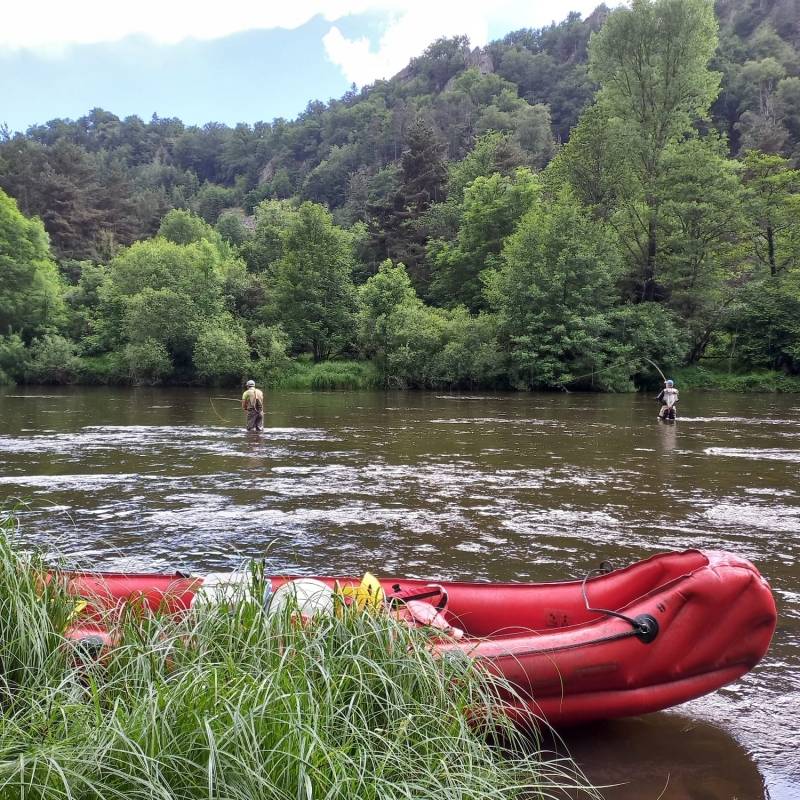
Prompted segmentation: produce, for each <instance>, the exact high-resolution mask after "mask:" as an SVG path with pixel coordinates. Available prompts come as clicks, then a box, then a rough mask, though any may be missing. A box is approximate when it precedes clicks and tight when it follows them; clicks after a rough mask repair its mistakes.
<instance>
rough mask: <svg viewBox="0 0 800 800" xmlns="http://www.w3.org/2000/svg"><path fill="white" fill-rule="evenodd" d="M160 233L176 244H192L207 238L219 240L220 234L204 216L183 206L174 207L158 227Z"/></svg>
mask: <svg viewBox="0 0 800 800" xmlns="http://www.w3.org/2000/svg"><path fill="white" fill-rule="evenodd" d="M158 235H159V236H163V237H164V238H165V239H166V240H167V241H169V242H173V243H174V244H191V243H192V242H199V241H201V240H202V239H207V240H208V241H210V242H218V241H219V235H218V234H217V232H216V231H215V230H214V228H212V227H211V225H209V224H208V222H206V221H205V220H204V219H203V218H202V217H199V216H197V215H196V214H193V213H192V212H191V211H186V210H184V209H182V208H173V209H172V210H171V211H170V212H169V213H168V214H167V215H166V216H165V217H164V219H163V220H161V225H160V226H159V229H158Z"/></svg>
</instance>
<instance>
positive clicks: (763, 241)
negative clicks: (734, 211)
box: [744, 150, 800, 277]
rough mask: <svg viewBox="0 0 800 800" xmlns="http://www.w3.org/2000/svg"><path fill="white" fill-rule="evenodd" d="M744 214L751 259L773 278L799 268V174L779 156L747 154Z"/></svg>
mask: <svg viewBox="0 0 800 800" xmlns="http://www.w3.org/2000/svg"><path fill="white" fill-rule="evenodd" d="M744 182H745V186H746V187H747V198H746V213H747V214H748V216H749V218H750V221H751V230H752V235H753V256H754V259H755V261H756V263H757V264H758V265H760V266H763V267H765V268H766V269H768V270H769V274H770V275H772V276H773V277H774V276H776V275H778V274H780V273H782V272H785V271H787V270H791V269H794V268H796V267H797V266H798V265H800V170H797V169H792V168H791V165H790V163H789V161H788V159H786V158H783V157H782V156H779V155H770V154H767V153H759V152H758V151H755V150H751V151H749V152H748V153H747V154H746V155H745V158H744Z"/></svg>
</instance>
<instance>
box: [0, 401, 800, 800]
mask: <svg viewBox="0 0 800 800" xmlns="http://www.w3.org/2000/svg"><path fill="white" fill-rule="evenodd" d="M225 394H226V392H224V391H223V392H219V391H218V390H217V391H214V390H211V391H200V390H191V389H140V390H111V389H75V390H54V389H50V388H47V389H42V388H38V387H37V388H28V389H6V390H4V391H2V392H0V502H2V503H4V505H5V507H6V508H9V507H10V506H17V507H18V517H19V519H20V529H21V535H22V536H23V537H24V539H25V540H26V541H29V542H32V543H36V544H38V545H40V546H43V547H44V548H46V549H47V550H48V551H50V552H51V553H53V554H54V555H55V554H59V555H61V556H64V555H66V556H67V557H68V558H69V559H70V560H71V561H72V562H73V563H74V564H75V565H77V566H81V567H84V568H104V569H134V568H140V569H145V570H162V569H170V570H172V569H175V568H181V569H191V570H195V571H198V572H202V571H208V570H226V569H230V568H233V567H236V566H238V565H240V564H241V563H242V561H243V560H244V559H247V558H250V557H263V556H266V557H267V558H268V560H269V563H270V567H271V569H272V570H273V571H275V572H286V571H293V572H305V573H310V574H313V573H347V574H353V573H360V572H363V571H365V570H371V571H373V572H376V573H379V574H381V573H382V574H389V573H391V574H400V575H402V574H405V575H409V576H419V577H430V578H441V579H446V578H461V579H475V580H493V579H495V580H520V581H528V580H549V579H564V578H581V577H583V576H584V575H585V574H586V572H587V571H588V570H590V569H593V568H595V567H596V566H597V565H598V563H599V562H600V561H602V560H604V559H611V560H613V561H614V562H616V563H617V564H625V563H629V562H631V561H635V560H638V559H640V558H644V557H647V556H649V555H652V554H653V553H656V552H660V551H664V550H679V549H684V548H687V547H704V548H714V549H727V550H731V551H733V552H735V553H738V554H741V555H743V556H745V557H747V558H749V559H751V560H752V561H753V562H754V563H755V564H756V565H757V566H758V567H759V569H760V570H761V571H762V573H763V574H764V575H765V576H767V578H768V579H769V580H770V582H771V585H772V587H773V590H774V592H775V595H776V599H777V602H778V609H779V614H780V620H779V627H778V631H777V633H776V636H775V639H774V640H773V644H772V648H771V650H770V652H769V654H768V656H767V657H766V659H765V660H764V661H763V662H762V663H761V664H760V665H759V666H757V667H756V669H755V670H754V671H753V672H751V673H750V674H749V675H747V676H745V678H743V679H742V680H740V681H739V682H737V683H736V684H734V685H733V686H730V687H726V688H724V689H722V690H720V691H718V692H716V693H714V694H712V695H710V696H708V697H704V698H700V699H698V700H695V701H693V702H691V703H687V704H684V705H683V706H681V707H679V708H678V709H676V710H674V711H670V712H661V713H658V714H651V715H647V716H645V717H641V718H638V719H630V720H621V721H616V722H612V723H604V724H602V725H595V726H591V727H590V728H587V729H583V730H578V731H571V732H568V733H567V734H566V735H565V736H566V740H567V746H568V747H569V749H570V751H571V752H572V754H573V755H574V756H575V758H576V759H577V760H578V762H579V763H580V764H581V766H582V767H583V768H584V770H585V771H586V773H587V774H588V776H589V777H590V778H592V779H593V780H594V781H595V782H597V783H602V784H621V785H618V786H616V787H613V788H609V789H607V790H606V791H605V796H606V797H608V798H610V799H613V800H634V799H635V800H645V799H647V798H652V799H653V800H656V798H661V800H732V798H737V800H762V799H766V798H770V799H771V800H798V799H800V563H799V557H800V481H799V480H798V479H799V478H800V397H791V396H772V395H750V396H731V395H716V394H713V395H712V394H695V395H690V394H687V393H684V396H683V398H682V401H681V412H682V416H681V418H680V419H679V420H678V422H677V423H676V424H674V425H669V424H664V423H661V422H658V421H657V420H656V410H657V405H656V404H655V403H654V402H653V400H652V399H650V398H646V397H643V396H630V395H621V396H614V395H583V394H548V395H530V394H519V395H513V394H502V395H501V394H498V395H458V396H455V395H452V396H451V395H437V394H424V393H313V394H307V393H279V394H274V395H268V397H267V405H268V413H267V423H266V424H267V430H266V431H265V433H264V434H263V435H260V436H259V435H256V434H246V433H245V432H244V431H243V430H242V427H241V422H242V420H241V412H240V411H239V410H238V406H237V403H236V402H235V399H234V400H231V399H224V398H223V397H220V395H225ZM228 394H231V396H232V397H234V398H235V393H231V392H228Z"/></svg>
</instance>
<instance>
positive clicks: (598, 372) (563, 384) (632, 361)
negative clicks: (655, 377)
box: [559, 356, 667, 394]
mask: <svg viewBox="0 0 800 800" xmlns="http://www.w3.org/2000/svg"><path fill="white" fill-rule="evenodd" d="M639 359H641V360H642V361H646V362H647V363H648V364H652V365H653V366H654V367H655V368H656V369H657V370H658V374H659V375H660V376H661V377H662V378H663V379H664V381H666V380H667V376H666V375H664V373H663V372H662V371H661V368H660V367H659V366H658V364H656V362H655V361H652V360H651V359H649V358H647V357H646V356H639V358H630V359H625V360H624V361H617V362H615V363H614V364H611V365H610V366H608V367H605V368H603V369H593V370H592V371H591V372H587V373H585V374H584V375H576V376H575V377H574V378H570V379H569V380H567V381H559V385H560V386H561V388H562V389H563V390H564V391H565V392H566V393H567V394H569V393H570V391H569V389H567V386H566V384H568V383H575V381H579V380H580V379H581V378H588V377H590V376H591V375H601V374H602V373H603V372H609V371H610V370H612V369H616V368H617V367H623V366H625V365H626V364H636V363H637V362H638V361H639Z"/></svg>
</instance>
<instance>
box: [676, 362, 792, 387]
mask: <svg viewBox="0 0 800 800" xmlns="http://www.w3.org/2000/svg"><path fill="white" fill-rule="evenodd" d="M675 380H676V381H677V382H678V385H679V387H680V388H682V389H692V390H695V391H697V390H700V391H704V390H705V391H714V392H735V393H747V392H762V393H776V392H786V393H800V377H797V376H794V375H786V374H785V373H783V372H777V371H775V370H758V371H753V372H744V373H738V372H726V371H723V370H718V369H709V368H708V367H703V366H692V367H682V368H680V369H677V370H675Z"/></svg>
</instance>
